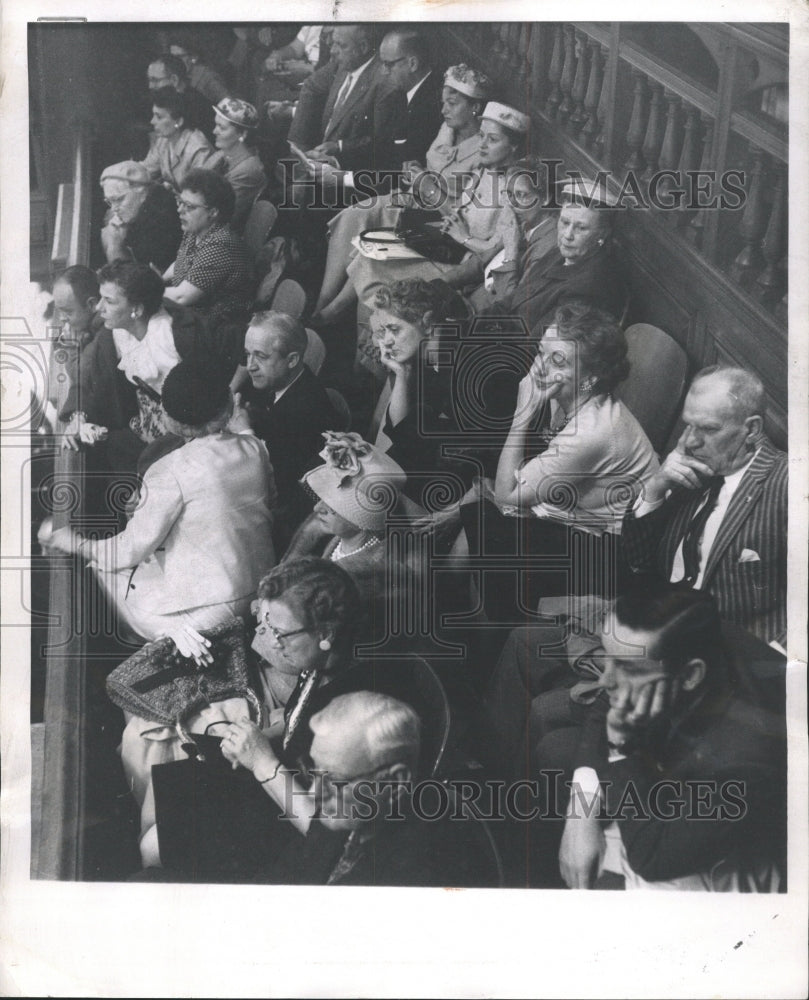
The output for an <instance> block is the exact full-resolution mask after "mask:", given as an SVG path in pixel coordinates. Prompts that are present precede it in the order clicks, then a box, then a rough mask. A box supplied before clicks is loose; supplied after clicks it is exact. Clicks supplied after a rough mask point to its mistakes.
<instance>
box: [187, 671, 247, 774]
mask: <svg viewBox="0 0 809 1000" xmlns="http://www.w3.org/2000/svg"><path fill="white" fill-rule="evenodd" d="M239 696H241V697H243V698H244V699H245V701H247V703H248V704H249V706H250V708H252V709H253V712H254V714H255V717H256V718H255V722H256V725H257V726H258V727H259V728H263V725H264V721H265V720H264V706H263V705H262V703H261V701H260V699H259V697H258V695H257V694H256V692H255V691H254V690H253V689H252V688H249V687H248V688H244V689H243V690H242V691H234V693H233V695H232V697H239ZM175 729H176V730H177V735H178V737H179V738H180V743H181V745H182V749H183V750H184V751H185V752H186V753H187V754H188V756H189V757H194V758H196V759H197V760H199V761H200V762H204V761H205V755H204V754H202V753H200V750H199V747H198V746H197V744H196V743H195V742H194V735H193V733H189V731H188V730H187V729H186V726H185V720H184V719H183V718H182V717H181V718H179V719H177V721H176V723H175Z"/></svg>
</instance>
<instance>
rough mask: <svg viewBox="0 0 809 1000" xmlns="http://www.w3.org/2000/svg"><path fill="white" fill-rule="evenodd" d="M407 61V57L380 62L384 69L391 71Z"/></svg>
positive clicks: (381, 60)
mask: <svg viewBox="0 0 809 1000" xmlns="http://www.w3.org/2000/svg"><path fill="white" fill-rule="evenodd" d="M405 59H407V56H399V58H398V59H391V60H390V61H389V62H388V61H387V60H385V59H380V60H379V61H380V63H381V64H382V69H387V70H389V69H392V68H393V67H394V66H395V65H396V63H400V62H404V61H405Z"/></svg>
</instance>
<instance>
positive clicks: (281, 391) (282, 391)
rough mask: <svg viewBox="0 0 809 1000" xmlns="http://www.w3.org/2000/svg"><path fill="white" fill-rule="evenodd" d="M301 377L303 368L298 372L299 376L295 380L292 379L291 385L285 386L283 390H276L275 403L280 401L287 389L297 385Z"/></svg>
mask: <svg viewBox="0 0 809 1000" xmlns="http://www.w3.org/2000/svg"><path fill="white" fill-rule="evenodd" d="M301 375H303V368H301V370H300V371H299V372H298V374H297V375H296V376H295V378H293V379H292V381H291V382H290V383H289V385H285V386H284V388H283V389H276V390H275V395H274V396H273V403H277V402H278V400H279V399H280V398H281V397H282V396H283V395H284V393H285V392H286V391H287V389H288V388H289V386H291V385H295V383H296V382H297V381H298V379H299V378H300V377H301Z"/></svg>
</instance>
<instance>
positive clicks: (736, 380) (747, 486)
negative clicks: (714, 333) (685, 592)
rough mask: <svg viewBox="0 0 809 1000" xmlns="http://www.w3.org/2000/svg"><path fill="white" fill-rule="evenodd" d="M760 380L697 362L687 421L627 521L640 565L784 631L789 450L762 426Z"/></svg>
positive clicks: (730, 612)
mask: <svg viewBox="0 0 809 1000" xmlns="http://www.w3.org/2000/svg"><path fill="white" fill-rule="evenodd" d="M764 409H765V396H764V387H763V386H762V384H761V381H760V380H759V379H758V377H757V376H755V375H753V374H752V373H750V372H747V371H745V370H744V369H742V368H732V367H721V366H718V365H714V366H712V367H710V368H705V369H703V370H702V371H701V372H698V373H697V375H696V376H695V377H694V381H693V382H692V384H691V388H690V389H689V391H688V395H687V396H686V399H685V404H684V405H683V414H682V416H683V422H684V423H685V429H684V430H683V433H682V435H681V436H680V439H679V441H678V442H677V446H676V447H675V448H674V450H673V451H672V452H671V453H670V454H669V455H668V456H667V457H666V460H665V461H664V462H663V464H662V465H661V467H660V469H659V471H658V472H657V474H656V475H655V476H654V477H653V478H652V479H651V480H650V482H649V483H648V484H647V486H646V490H645V494H644V496H643V498H642V500H641V501H640V503H639V504H638V505H637V506H636V507H635V509H634V510H631V511H629V513H628V514H627V516H626V518H625V519H624V524H623V540H624V546H625V551H626V554H627V558H628V560H629V564H630V566H631V568H632V570H633V571H634V572H636V573H643V572H647V573H654V574H656V575H658V576H659V577H660V578H661V579H664V580H670V581H671V582H677V581H681V580H684V581H685V582H686V583H688V584H689V585H690V586H692V587H694V588H697V589H701V590H707V591H709V592H710V593H711V594H713V596H714V598H715V599H716V602H717V605H718V607H719V613H720V615H721V616H722V618H723V619H725V620H726V621H728V622H732V623H734V624H736V625H741V626H742V628H745V629H747V630H748V631H749V632H752V633H754V634H755V635H757V636H758V637H759V638H761V639H764V641H765V642H773V641H775V642H777V643H779V644H780V645H783V643H784V641H785V636H786V586H787V570H786V555H787V456H786V454H785V453H784V452H782V451H779V450H778V449H776V448H775V447H774V446H773V444H772V442H771V441H770V440H769V439H768V438H767V436H766V435H765V434H764V430H763V424H764Z"/></svg>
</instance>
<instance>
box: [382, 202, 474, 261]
mask: <svg viewBox="0 0 809 1000" xmlns="http://www.w3.org/2000/svg"><path fill="white" fill-rule="evenodd" d="M442 219H443V216H442V215H441V213H440V212H438V211H435V210H433V209H423V208H405V209H404V210H403V211H402V213H401V214H400V215H399V219H398V222H397V223H396V230H395V232H396V235H397V236H398V237H399V239H400V240H401V241H402V242H403V243H404V245H405V246H407V247H410V249H411V250H415V251H416V252H417V253H420V254H421V256H422V257H426V258H427V260H432V261H435V263H436V264H459V263H460V262H461V261H462V260H463V259H464V257H465V256H466V247H465V246H462V245H461V244H460V243H458V242H457V241H456V240H454V239H453V238H452V237H451V236H449V235H448V234H447V233H442V232H441V230H440V229H439V228H438V227H437V225H436V223H438V222H441V221H442Z"/></svg>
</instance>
